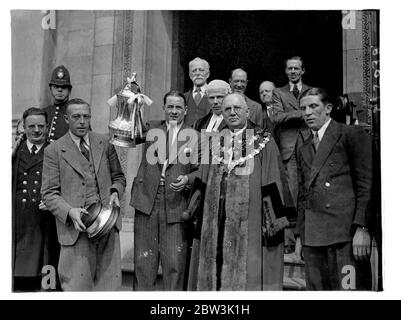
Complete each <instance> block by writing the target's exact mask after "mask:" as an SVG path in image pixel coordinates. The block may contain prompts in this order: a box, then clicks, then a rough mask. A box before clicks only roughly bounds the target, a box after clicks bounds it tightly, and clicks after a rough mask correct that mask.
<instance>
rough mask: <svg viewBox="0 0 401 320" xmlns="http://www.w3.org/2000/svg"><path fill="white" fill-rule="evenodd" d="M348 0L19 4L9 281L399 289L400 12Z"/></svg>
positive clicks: (12, 29) (12, 35) (13, 54)
mask: <svg viewBox="0 0 401 320" xmlns="http://www.w3.org/2000/svg"><path fill="white" fill-rule="evenodd" d="M340 4H342V2H340V3H339V4H338V7H337V8H327V9H325V8H324V7H322V6H318V7H313V6H310V7H308V6H303V7H302V8H301V7H291V5H290V6H285V5H284V4H283V6H282V7H281V8H280V7H277V5H278V4H276V5H275V6H271V7H269V4H264V5H263V7H260V6H255V7H252V5H250V7H249V8H248V9H246V8H244V7H243V6H240V8H237V7H235V6H234V7H232V8H231V7H230V6H227V5H221V7H218V8H216V7H214V6H210V7H208V6H205V7H204V8H203V7H196V6H195V7H194V8H193V7H185V6H182V8H181V7H180V6H179V5H178V6H173V8H171V9H170V8H167V7H166V6H165V5H159V6H158V7H157V6H156V7H152V8H138V9H137V8H136V7H135V5H134V4H132V6H131V7H127V8H124V9H120V8H117V9H110V8H108V7H107V8H102V6H101V5H98V6H92V7H90V8H85V9H79V8H78V7H76V8H74V7H73V6H71V9H64V8H63V9H56V10H54V9H37V8H34V9H33V8H30V7H29V6H28V5H27V6H26V8H19V7H18V8H17V7H16V8H8V16H9V20H8V22H9V24H8V28H9V29H8V30H7V32H8V38H7V39H6V40H9V42H10V52H8V55H9V56H10V58H9V59H10V65H9V66H8V67H7V70H10V71H11V73H10V74H9V75H6V77H5V78H6V80H7V79H8V80H7V81H8V84H7V85H8V87H10V88H11V92H9V93H7V91H6V93H5V95H7V94H8V95H9V97H8V99H9V100H8V101H9V103H10V104H11V108H9V106H6V108H9V109H10V111H11V112H10V117H11V130H10V127H9V126H10V122H9V121H10V119H6V121H8V122H6V121H5V124H4V126H6V129H5V132H6V135H7V134H9V133H10V132H11V137H10V136H9V137H10V138H11V139H9V140H11V141H10V142H11V158H12V161H11V166H10V161H9V160H7V159H6V158H7V157H9V155H7V152H6V153H5V155H4V158H5V160H3V161H4V163H5V166H8V167H9V168H10V176H11V177H10V178H11V183H8V184H5V187H3V188H8V191H7V192H9V194H10V197H9V199H7V201H8V202H9V201H10V200H11V204H10V206H9V208H10V210H9V212H4V216H7V217H8V219H7V220H5V222H4V224H3V229H7V230H8V231H9V234H10V237H9V239H8V242H7V240H6V243H5V244H4V245H3V247H2V250H4V251H6V252H7V254H6V255H5V256H4V257H7V259H6V258H4V259H3V264H4V265H6V266H7V267H6V268H5V269H4V270H2V271H3V272H2V273H3V277H4V278H5V279H7V282H6V283H7V284H8V285H7V286H6V287H5V288H2V291H4V292H5V294H6V296H7V297H9V298H11V299H21V298H23V297H24V295H26V294H27V293H29V294H30V296H31V297H33V298H34V299H35V295H37V296H39V297H40V296H41V295H45V296H47V297H52V296H54V297H57V298H59V299H63V294H64V293H65V292H74V293H75V294H76V295H78V294H83V293H87V292H93V291H96V292H102V293H104V294H106V295H107V294H110V293H112V292H116V294H117V295H120V294H121V295H123V297H124V298H126V299H136V297H138V296H137V295H136V293H138V292H141V293H143V294H147V297H149V300H151V299H152V298H151V297H155V298H156V299H160V297H162V298H167V299H175V297H174V296H175V295H176V294H177V296H176V297H181V298H183V299H184V300H185V299H193V298H195V297H198V296H197V295H198V294H202V293H203V294H205V292H209V293H210V294H214V295H213V297H217V298H218V297H219V295H221V297H225V298H227V296H226V295H224V294H226V293H231V294H232V297H237V298H239V299H243V298H244V297H246V296H245V295H246V294H247V293H248V292H249V293H252V294H254V295H253V296H251V297H255V296H256V297H258V298H259V299H269V298H268V297H272V296H274V294H277V296H278V295H279V296H280V298H286V295H288V296H291V295H292V294H295V295H296V297H297V298H298V299H299V298H301V299H303V298H307V297H308V294H313V292H316V291H320V292H321V293H320V296H319V297H320V298H323V299H324V297H325V295H326V294H327V295H329V294H330V292H338V291H341V292H342V294H344V295H345V294H347V292H350V291H351V292H355V291H357V292H360V293H365V294H367V293H369V295H368V296H367V297H369V298H371V299H372V298H373V299H375V298H376V297H377V295H378V294H379V293H382V292H384V293H386V281H385V279H386V272H385V271H384V269H385V265H386V263H387V262H386V261H387V256H386V254H385V253H387V254H389V253H391V252H393V251H389V250H385V249H384V245H383V243H386V241H385V240H383V239H386V229H385V227H384V224H383V221H385V220H386V219H387V216H386V215H390V214H391V213H393V214H394V213H395V212H392V211H393V210H396V209H393V210H383V199H382V195H383V194H384V193H383V191H382V186H383V183H382V182H383V179H384V178H382V170H384V167H383V161H382V160H383V159H382V158H383V152H382V148H381V144H382V141H384V140H383V138H382V132H381V131H382V130H381V129H382V128H384V124H383V121H382V120H383V119H381V109H382V107H381V102H382V99H381V92H382V88H383V85H382V80H381V74H380V71H381V64H382V60H381V58H382V54H381V53H382V50H381V44H382V37H381V35H382V30H381V26H382V22H383V10H381V9H380V7H379V5H378V6H376V7H373V6H366V7H360V6H361V4H359V5H358V7H357V6H354V7H353V8H352V7H351V8H349V6H346V5H344V7H341V6H340ZM109 5H110V4H109ZM116 7H117V6H116ZM359 7H360V8H359ZM50 8H52V6H50ZM72 8H74V9H72ZM387 10H389V9H388V8H387ZM7 32H5V33H7ZM6 53H7V52H6ZM10 80H11V81H10ZM393 81H396V80H393ZM383 90H384V91H385V90H386V89H385V88H384V89H383ZM385 101H386V102H387V104H386V108H387V107H389V106H388V103H389V102H388V99H387V100H385ZM386 108H384V109H386ZM7 128H8V129H7ZM6 142H7V143H9V142H8V141H6ZM387 143H388V142H387ZM6 145H7V146H8V144H6ZM393 145H395V144H394V143H393ZM393 147H394V146H393ZM7 150H9V149H7ZM8 159H9V158H8ZM387 168H388V167H387ZM385 171H386V172H387V173H388V172H389V170H388V169H387V170H385ZM387 181H388V180H387ZM7 182H8V181H7ZM385 203H387V204H388V202H385ZM386 208H388V207H387V206H386ZM390 211H391V212H390ZM387 221H388V220H387ZM387 243H388V242H387ZM393 253H394V252H393ZM4 273H6V274H4ZM169 291H174V295H171V294H170V295H163V294H164V293H167V292H169ZM265 291H266V292H267V291H268V293H266V294H269V295H268V296H266V298H264V296H263V295H262V293H261V292H265ZM323 291H324V292H323ZM240 292H241V294H240V295H239V293H240ZM160 294H161V296H160ZM202 297H203V298H206V299H208V298H209V297H208V296H207V295H206V296H204V295H203V296H202ZM210 297H211V296H210ZM84 299H85V298H84ZM178 299H179V298H178ZM198 299H202V298H198ZM158 307H159V305H158ZM234 309H235V308H234ZM187 311H188V310H187ZM239 311H240V310H239V309H238V308H237V315H240V313H238V312H239ZM154 312H155V314H159V315H163V314H164V313H163V310H159V309H157V310H156V309H155V310H154ZM177 312H181V311H180V310H179V308H178V311H177ZM182 312H184V311H182ZM150 314H152V311H150Z"/></svg>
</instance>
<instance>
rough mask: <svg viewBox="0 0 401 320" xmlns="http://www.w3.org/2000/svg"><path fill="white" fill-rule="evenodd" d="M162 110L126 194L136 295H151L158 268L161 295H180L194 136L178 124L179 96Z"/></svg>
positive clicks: (181, 107)
mask: <svg viewBox="0 0 401 320" xmlns="http://www.w3.org/2000/svg"><path fill="white" fill-rule="evenodd" d="M163 109H164V111H165V121H162V122H157V123H156V122H155V123H152V124H150V126H149V130H148V133H147V136H146V144H145V148H144V153H143V157H142V162H141V165H140V167H139V170H138V174H137V176H136V177H135V180H134V182H133V186H132V190H131V201H130V205H131V206H132V207H134V208H135V227H134V228H135V230H134V261H135V274H134V288H135V290H141V291H149V290H156V277H157V271H158V267H159V262H161V266H162V270H163V288H164V290H184V278H185V270H186V259H187V247H188V243H187V242H188V234H187V226H186V224H185V222H184V220H183V212H184V211H185V209H187V197H188V193H187V184H188V181H189V176H190V175H191V174H194V172H195V170H196V169H197V167H198V166H197V159H198V158H197V143H198V134H197V132H196V131H195V130H193V129H192V128H190V127H189V126H187V125H186V124H185V123H184V117H185V114H186V112H187V107H186V105H185V97H184V95H183V94H182V93H179V92H178V91H170V92H168V93H167V94H166V95H165V96H164V107H163ZM156 137H157V140H156V141H154V140H155V138H156ZM186 138H189V139H187V140H185V139H186Z"/></svg>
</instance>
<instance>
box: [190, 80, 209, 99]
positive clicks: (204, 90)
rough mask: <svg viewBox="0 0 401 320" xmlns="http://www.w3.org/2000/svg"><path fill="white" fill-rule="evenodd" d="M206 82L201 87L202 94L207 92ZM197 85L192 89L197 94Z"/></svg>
mask: <svg viewBox="0 0 401 320" xmlns="http://www.w3.org/2000/svg"><path fill="white" fill-rule="evenodd" d="M206 86H207V85H206V83H205V84H204V85H203V86H202V87H200V89H201V91H200V94H201V95H202V96H203V95H204V94H205V93H206ZM196 88H197V87H196V86H194V87H193V89H192V94H196Z"/></svg>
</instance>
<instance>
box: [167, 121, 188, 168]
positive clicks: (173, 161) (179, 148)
mask: <svg viewBox="0 0 401 320" xmlns="http://www.w3.org/2000/svg"><path fill="white" fill-rule="evenodd" d="M186 128H190V127H189V126H187V125H185V123H183V124H182V126H181V128H180V130H179V131H178V133H177V137H176V140H175V143H174V144H175V146H174V147H176V149H175V150H174V153H173V154H172V153H171V152H172V151H173V149H172V148H173V147H172V146H169V147H170V152H169V155H168V156H169V162H168V166H167V168H168V167H169V166H170V165H172V164H176V163H178V159H179V156H180V155H181V154H182V153H183V152H184V149H185V148H182V146H183V145H185V144H187V142H186V141H179V140H178V136H179V134H180V132H181V131H182V130H183V129H186ZM167 137H168V136H167ZM170 155H172V158H170Z"/></svg>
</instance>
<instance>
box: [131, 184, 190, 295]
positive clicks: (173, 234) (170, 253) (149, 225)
mask: <svg viewBox="0 0 401 320" xmlns="http://www.w3.org/2000/svg"><path fill="white" fill-rule="evenodd" d="M186 257H187V237H186V226H185V224H184V223H183V222H180V223H167V212H166V199H165V186H164V185H160V186H159V187H158V190H157V194H156V199H155V203H154V206H153V209H152V212H151V214H150V215H145V214H143V213H141V212H138V211H137V212H136V214H135V223H134V269H135V275H134V289H135V290H139V291H151V290H156V289H157V288H156V279H157V271H158V268H159V262H161V266H162V278H163V289H164V290H167V291H168V290H174V291H177V290H184V277H185V267H186Z"/></svg>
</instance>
